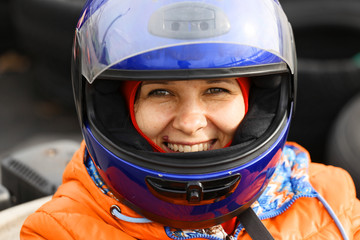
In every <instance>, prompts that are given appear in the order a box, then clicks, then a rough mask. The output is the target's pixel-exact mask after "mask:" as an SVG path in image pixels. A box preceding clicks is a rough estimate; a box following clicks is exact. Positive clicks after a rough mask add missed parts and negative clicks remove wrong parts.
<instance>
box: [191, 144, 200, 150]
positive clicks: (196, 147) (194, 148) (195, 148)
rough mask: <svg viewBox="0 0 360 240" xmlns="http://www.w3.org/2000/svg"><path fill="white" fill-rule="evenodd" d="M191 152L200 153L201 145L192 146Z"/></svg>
mask: <svg viewBox="0 0 360 240" xmlns="http://www.w3.org/2000/svg"><path fill="white" fill-rule="evenodd" d="M191 151H192V152H198V151H199V145H197V144H196V145H192V146H191Z"/></svg>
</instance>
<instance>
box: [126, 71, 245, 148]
mask: <svg viewBox="0 0 360 240" xmlns="http://www.w3.org/2000/svg"><path fill="white" fill-rule="evenodd" d="M124 85H125V86H124V89H126V90H127V91H129V90H130V91H129V93H130V94H128V96H129V97H130V99H128V101H127V102H128V104H129V111H130V114H131V116H132V122H133V124H134V126H135V128H136V129H137V131H138V132H139V133H140V134H141V135H142V136H143V137H144V138H146V139H147V140H148V142H149V143H150V144H151V146H152V147H153V149H154V150H157V151H159V152H194V151H204V150H212V149H219V148H223V147H225V146H229V145H230V144H231V141H232V139H233V137H234V134H235V131H236V129H237V128H238V126H239V124H240V122H241V121H242V119H243V118H244V115H245V111H246V110H247V109H246V108H247V102H248V100H247V96H248V92H249V86H250V83H249V80H248V79H247V78H237V79H235V78H231V79H212V80H192V81H150V82H143V83H142V84H136V85H134V84H133V83H132V82H130V81H128V82H126V83H125V84H124ZM242 91H244V94H243V93H242ZM135 92H137V94H135ZM131 93H133V94H131ZM134 98H135V99H134Z"/></svg>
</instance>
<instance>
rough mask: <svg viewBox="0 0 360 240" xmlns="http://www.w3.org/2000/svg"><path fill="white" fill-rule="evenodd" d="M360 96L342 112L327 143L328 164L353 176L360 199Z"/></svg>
mask: <svg viewBox="0 0 360 240" xmlns="http://www.w3.org/2000/svg"><path fill="white" fill-rule="evenodd" d="M359 123H360V94H358V95H357V96H356V97H354V98H353V99H352V100H351V101H350V102H349V103H348V104H347V105H346V106H345V107H344V108H343V110H342V111H341V112H340V115H339V117H338V118H337V120H336V121H335V124H334V126H333V128H332V131H331V133H330V137H329V141H328V143H327V148H326V149H327V151H326V161H325V163H326V164H330V165H334V166H339V167H342V168H344V169H345V170H347V171H348V172H349V173H350V175H351V176H352V178H353V180H354V182H355V186H356V191H357V197H358V198H359V197H360V124H359Z"/></svg>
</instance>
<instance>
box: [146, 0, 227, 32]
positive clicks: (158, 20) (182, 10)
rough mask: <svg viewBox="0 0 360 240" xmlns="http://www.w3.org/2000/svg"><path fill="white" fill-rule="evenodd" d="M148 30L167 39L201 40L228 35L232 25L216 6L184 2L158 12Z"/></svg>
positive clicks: (150, 22)
mask: <svg viewBox="0 0 360 240" xmlns="http://www.w3.org/2000/svg"><path fill="white" fill-rule="evenodd" d="M148 29H149V32H150V33H151V34H153V35H156V36H160V37H165V38H174V39H200V38H209V37H214V36H218V35H222V34H225V33H227V32H228V31H229V30H230V23H229V21H228V19H227V17H226V15H225V14H224V13H223V11H222V10H221V9H220V8H218V7H216V6H213V5H209V4H206V3H200V2H182V3H175V4H171V5H168V6H165V7H163V8H160V9H159V10H157V11H156V12H155V13H154V14H153V15H152V16H151V18H150V21H149V25H148Z"/></svg>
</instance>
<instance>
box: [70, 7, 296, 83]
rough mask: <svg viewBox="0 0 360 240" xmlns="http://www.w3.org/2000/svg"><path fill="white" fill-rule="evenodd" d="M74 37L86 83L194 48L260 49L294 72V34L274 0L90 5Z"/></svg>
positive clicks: (85, 10) (86, 8)
mask: <svg viewBox="0 0 360 240" xmlns="http://www.w3.org/2000/svg"><path fill="white" fill-rule="evenodd" d="M94 2H99V4H96V3H94ZM77 34H78V41H79V44H80V46H81V51H82V52H81V56H82V59H81V70H82V74H83V75H84V76H85V78H86V79H87V80H88V81H89V82H90V83H92V82H93V81H94V80H95V79H96V78H97V76H99V75H100V74H101V73H102V72H104V71H105V70H107V69H108V68H111V67H113V66H114V65H117V64H119V63H121V62H122V61H125V60H127V59H130V58H132V57H134V56H137V55H140V54H144V53H148V52H152V51H156V50H159V49H165V48H173V47H177V46H184V45H193V44H212V43H224V44H235V45H239V46H245V47H249V48H251V49H260V50H262V51H266V52H269V53H271V54H272V55H275V56H277V57H279V58H280V59H281V60H282V61H284V62H285V63H286V64H287V65H288V66H289V68H290V70H291V71H292V72H294V52H293V47H292V46H293V45H292V41H293V40H292V32H291V28H290V25H289V23H288V20H287V18H286V16H285V14H284V12H283V10H282V8H281V6H280V5H279V3H278V2H277V1H276V0H226V1H216V0H203V1H193V2H184V1H177V0H161V1H152V0H121V1H114V0H108V1H106V2H105V3H104V1H93V4H91V6H90V5H88V6H87V7H85V9H84V12H83V16H82V18H81V19H80V21H79V23H78V29H77ZM256 64H259V63H256ZM264 64H266V62H264Z"/></svg>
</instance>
